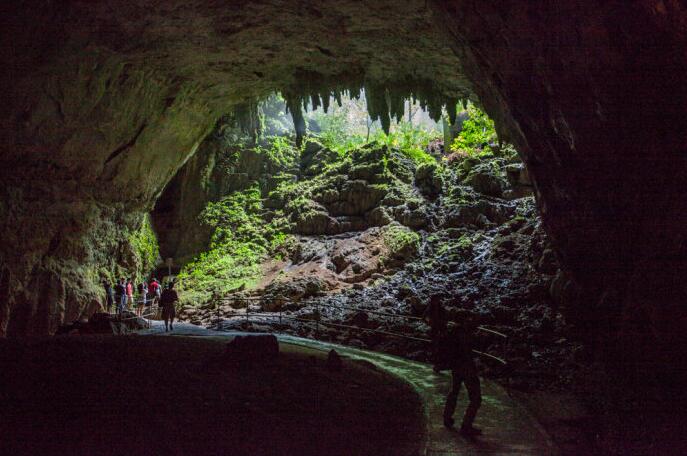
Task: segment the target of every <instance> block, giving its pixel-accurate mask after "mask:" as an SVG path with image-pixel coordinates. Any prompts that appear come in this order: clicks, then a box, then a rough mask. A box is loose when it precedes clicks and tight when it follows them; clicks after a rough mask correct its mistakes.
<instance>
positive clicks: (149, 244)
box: [129, 214, 160, 279]
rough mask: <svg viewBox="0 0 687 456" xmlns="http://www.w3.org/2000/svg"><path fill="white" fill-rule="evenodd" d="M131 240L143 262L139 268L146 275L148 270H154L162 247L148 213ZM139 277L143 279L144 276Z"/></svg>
mask: <svg viewBox="0 0 687 456" xmlns="http://www.w3.org/2000/svg"><path fill="white" fill-rule="evenodd" d="M129 242H130V243H131V247H132V248H133V250H134V252H136V255H137V257H138V258H139V260H140V262H141V264H140V266H141V267H140V269H139V270H140V271H141V273H142V274H143V275H145V274H147V273H148V271H152V270H153V269H154V268H155V265H156V264H157V262H158V259H159V257H160V249H159V246H158V243H157V237H156V236H155V232H154V231H153V227H152V225H151V223H150V216H149V215H148V214H146V215H145V216H144V217H143V223H141V227H140V228H139V229H138V230H137V231H134V232H133V233H132V234H131V236H130V237H129ZM137 279H143V277H139V278H137Z"/></svg>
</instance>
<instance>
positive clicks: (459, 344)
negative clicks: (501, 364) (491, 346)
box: [424, 295, 482, 436]
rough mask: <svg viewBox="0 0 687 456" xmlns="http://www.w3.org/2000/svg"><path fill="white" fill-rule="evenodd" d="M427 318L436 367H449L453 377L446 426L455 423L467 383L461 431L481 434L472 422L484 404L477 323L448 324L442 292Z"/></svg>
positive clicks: (443, 368) (440, 369) (428, 310)
mask: <svg viewBox="0 0 687 456" xmlns="http://www.w3.org/2000/svg"><path fill="white" fill-rule="evenodd" d="M424 320H425V321H426V322H427V323H428V324H429V325H430V328H431V330H430V335H431V338H432V362H433V364H434V370H435V371H437V372H439V371H442V370H450V371H451V376H452V382H451V390H450V391H449V393H448V395H447V396H446V405H445V406H444V426H446V427H448V428H451V427H453V425H454V419H453V413H454V412H455V410H456V403H457V401H458V393H459V392H460V386H461V385H462V384H464V385H465V389H467V391H468V406H467V407H466V409H465V414H464V416H463V423H462V425H461V427H460V432H461V433H462V434H464V435H468V436H475V435H480V434H482V431H481V430H480V429H478V428H476V427H474V426H473V425H472V424H473V422H474V421H475V416H477V410H478V409H479V407H480V405H481V404H482V391H481V388H480V381H479V377H478V376H477V366H475V360H474V358H473V351H472V348H473V337H474V332H475V329H476V328H475V325H474V322H472V321H469V320H468V319H467V318H466V319H463V321H461V322H460V324H459V325H457V324H454V323H449V321H448V315H447V313H446V310H445V309H444V307H443V306H442V304H441V296H439V295H434V296H432V297H431V299H430V302H429V305H428V306H427V309H426V310H425V313H424Z"/></svg>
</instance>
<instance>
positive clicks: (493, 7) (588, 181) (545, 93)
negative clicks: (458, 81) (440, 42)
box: [434, 0, 687, 370]
mask: <svg viewBox="0 0 687 456" xmlns="http://www.w3.org/2000/svg"><path fill="white" fill-rule="evenodd" d="M434 4H435V5H436V6H438V8H439V17H441V18H444V19H445V22H444V24H445V26H446V27H447V30H448V31H449V33H450V34H451V36H452V40H451V41H452V47H453V49H454V51H455V52H456V54H457V55H458V56H459V57H460V58H461V61H462V62H463V71H464V72H465V74H466V75H467V76H468V77H469V78H470V80H471V81H472V82H473V85H474V89H475V91H476V92H477V94H478V95H479V97H480V99H481V100H482V102H483V103H484V105H485V107H486V108H487V110H488V112H489V113H490V115H492V116H494V117H496V119H497V123H498V124H499V126H500V129H501V130H502V132H503V133H505V134H506V135H507V136H510V138H511V139H512V140H513V141H514V142H515V143H516V144H517V146H518V150H519V151H521V153H522V154H523V158H524V160H525V161H526V163H527V167H528V170H529V171H530V174H531V176H532V179H533V181H534V184H535V186H536V189H537V195H538V202H539V206H540V209H541V213H542V215H543V218H544V222H545V227H546V230H547V233H548V234H549V235H550V236H551V238H552V240H553V242H554V245H555V246H556V248H557V252H558V254H559V256H560V258H561V260H562V262H563V264H564V265H565V267H566V268H567V269H568V271H569V272H570V273H571V274H572V280H573V282H574V283H575V284H577V287H578V290H580V289H581V291H582V292H581V293H579V294H578V295H577V302H576V303H575V305H574V306H572V307H571V308H570V309H569V314H570V315H571V316H573V317H575V320H576V321H577V322H578V324H579V326H580V330H581V332H582V333H585V334H586V335H587V336H589V339H590V340H594V341H595V342H596V343H597V347H598V348H599V351H600V352H601V353H605V354H607V355H608V361H610V362H612V363H617V364H620V365H623V364H626V363H627V360H629V359H638V358H639V359H642V360H643V362H646V363H649V364H650V365H653V366H656V365H657V364H662V365H663V366H664V367H662V368H660V369H661V370H663V369H670V367H669V366H671V365H673V366H674V363H672V362H671V361H670V360H671V358H674V357H675V356H676V355H679V354H680V353H684V351H685V338H684V334H685V328H686V327H687V325H686V322H687V309H686V308H685V306H684V300H683V297H684V296H685V291H686V290H685V281H684V280H681V279H679V277H683V278H684V277H685V273H687V255H685V253H687V252H686V248H687V245H686V244H685V240H686V239H685V233H687V232H686V231H685V230H684V226H685V222H686V221H687V198H685V196H686V195H685V191H686V190H685V189H686V187H685V185H684V183H685V179H686V178H687V150H685V144H687V142H686V141H685V140H686V139H687V118H686V117H685V116H684V113H683V110H684V106H685V102H687V90H686V87H687V84H686V83H687V72H685V69H686V68H685V67H686V66H687V60H686V59H685V52H686V51H687V42H686V35H685V27H684V23H685V19H686V18H687V8H685V6H684V5H683V4H681V3H679V2H666V1H652V0H645V1H629V2H628V1H609V2H603V3H602V4H594V5H593V6H592V5H591V4H589V3H586V2H519V1H503V2H482V1H476V0H475V1H472V0H456V1H437V2H435V3H434ZM635 366H636V365H635ZM621 367H627V365H625V366H621Z"/></svg>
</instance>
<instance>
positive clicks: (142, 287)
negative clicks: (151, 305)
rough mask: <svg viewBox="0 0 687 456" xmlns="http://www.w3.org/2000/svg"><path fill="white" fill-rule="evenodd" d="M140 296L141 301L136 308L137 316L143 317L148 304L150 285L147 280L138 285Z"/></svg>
mask: <svg viewBox="0 0 687 456" xmlns="http://www.w3.org/2000/svg"><path fill="white" fill-rule="evenodd" d="M138 294H139V296H140V300H139V301H138V303H137V306H136V315H138V316H139V317H141V316H143V309H144V308H145V306H146V304H147V302H148V284H147V283H146V281H145V280H144V281H143V282H141V283H139V284H138Z"/></svg>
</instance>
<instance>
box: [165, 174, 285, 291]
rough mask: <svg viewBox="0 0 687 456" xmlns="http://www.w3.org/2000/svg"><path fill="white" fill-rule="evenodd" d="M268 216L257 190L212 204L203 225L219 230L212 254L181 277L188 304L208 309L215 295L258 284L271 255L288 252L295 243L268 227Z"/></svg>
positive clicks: (208, 252) (209, 252)
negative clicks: (288, 247) (204, 305)
mask: <svg viewBox="0 0 687 456" xmlns="http://www.w3.org/2000/svg"><path fill="white" fill-rule="evenodd" d="M262 210H263V206H262V201H261V195H260V189H259V187H258V186H257V185H253V186H252V187H250V188H248V189H247V190H244V191H238V192H234V193H232V194H231V195H229V196H226V197H225V198H223V199H221V200H220V201H217V202H210V203H208V205H207V206H206V208H205V210H204V211H203V213H202V214H201V215H200V221H201V222H202V223H204V224H206V225H209V226H211V227H212V228H213V230H214V231H213V234H212V239H211V244H210V249H209V250H208V251H207V252H204V253H202V254H201V255H200V256H199V257H197V258H196V259H195V260H194V261H193V262H191V263H189V264H187V265H186V266H185V267H184V268H183V269H182V271H181V272H180V273H179V276H178V279H179V282H180V287H179V288H180V290H181V291H183V293H182V298H181V299H182V301H184V302H191V303H202V302H206V301H208V300H209V299H210V298H211V297H212V296H213V295H215V294H217V295H223V294H226V293H228V292H230V291H232V290H235V289H237V288H240V287H242V286H243V287H246V288H250V287H251V286H254V285H256V284H257V282H258V281H259V280H260V278H261V277H262V271H261V267H260V264H261V262H262V261H264V260H265V258H266V256H267V255H268V253H270V252H271V251H272V250H273V249H274V250H280V251H283V250H284V248H285V245H286V244H287V243H288V242H290V239H289V237H288V236H287V235H285V234H284V233H282V232H279V231H278V230H276V229H275V227H274V225H272V224H267V225H266V224H265V223H264V221H263V219H262V217H261V216H260V213H261V212H262Z"/></svg>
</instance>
